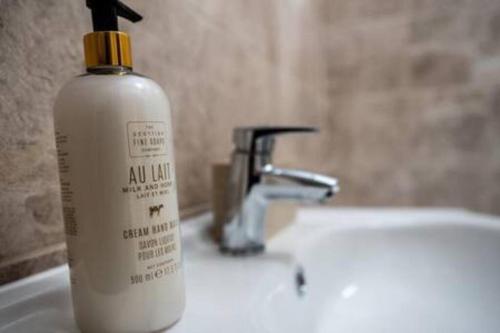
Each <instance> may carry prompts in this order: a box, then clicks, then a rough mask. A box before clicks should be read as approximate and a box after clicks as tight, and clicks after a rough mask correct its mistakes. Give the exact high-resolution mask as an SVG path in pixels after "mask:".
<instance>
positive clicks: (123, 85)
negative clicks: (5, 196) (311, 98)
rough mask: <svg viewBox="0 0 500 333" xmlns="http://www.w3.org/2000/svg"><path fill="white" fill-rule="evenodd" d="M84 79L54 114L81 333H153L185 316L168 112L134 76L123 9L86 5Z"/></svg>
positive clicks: (157, 94) (65, 92) (107, 3)
mask: <svg viewBox="0 0 500 333" xmlns="http://www.w3.org/2000/svg"><path fill="white" fill-rule="evenodd" d="M87 7H89V8H90V9H91V11H92V21H93V26H94V32H92V33H89V34H87V35H85V37H84V47H85V61H86V65H87V73H86V74H83V75H80V76H78V77H76V78H75V79H73V80H72V81H71V82H69V83H68V84H67V85H66V86H65V87H64V88H63V89H62V90H61V92H60V93H59V96H58V98H57V101H56V104H55V110H54V123H55V130H56V143H57V150H58V162H59V173H60V182H61V192H62V203H63V215H64V223H65V230H66V239H67V245H68V261H69V267H70V272H71V287H72V288H71V289H72V297H73V305H74V312H75V317H76V321H77V323H78V326H79V327H80V329H81V330H82V331H83V332H86V333H96V332H98V333H108V332H134V333H135V332H137V333H139V332H155V331H159V330H162V329H165V328H167V327H169V326H171V325H172V324H173V323H175V322H176V321H177V320H179V318H180V317H181V315H182V311H183V309H184V282H183V273H182V266H181V249H180V246H181V244H180V235H179V214H178V208H177V193H176V181H175V167H174V150H173V144H172V126H171V115H170V107H169V102H168V99H167V97H166V96H165V94H164V92H163V91H162V89H161V88H160V87H159V86H158V85H157V84H156V83H155V82H153V81H152V80H151V79H149V78H146V77H144V76H141V75H138V74H136V73H134V72H133V71H132V56H131V49H130V39H129V36H128V35H127V34H126V33H124V32H121V31H118V24H117V16H121V17H124V18H127V19H129V20H130V21H133V22H136V21H139V20H140V19H141V16H140V15H138V14H137V13H135V12H134V11H132V10H131V9H130V8H128V7H127V6H125V5H124V4H122V3H121V2H119V1H117V0H94V1H90V0H88V1H87Z"/></svg>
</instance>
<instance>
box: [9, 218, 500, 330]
mask: <svg viewBox="0 0 500 333" xmlns="http://www.w3.org/2000/svg"><path fill="white" fill-rule="evenodd" d="M209 223H210V215H208V214H207V215H203V216H199V217H197V218H194V219H191V220H188V221H185V223H183V224H182V233H183V237H182V239H183V247H184V267H185V271H186V273H185V275H186V288H187V307H186V311H185V314H184V317H183V319H182V320H181V321H180V322H179V323H178V324H177V325H176V326H174V327H173V328H172V329H171V330H170V331H169V332H172V333H184V332H189V333H197V332H207V333H210V332H242V333H246V332H248V333H250V332H287V333H295V332H297V333H299V332H300V333H303V332H316V333H323V332H349V333H357V332H370V333H373V332H500V258H499V255H500V219H499V218H496V217H492V216H487V215H482V214H475V213H471V212H468V211H464V210H455V209H359V208H356V209H349V208H343V209H340V208H336V209H333V208H324V209H316V208H310V209H302V210H300V211H299V214H298V216H297V218H296V221H295V222H294V223H292V224H291V225H290V226H289V227H287V228H286V229H285V230H283V231H281V232H280V233H278V234H277V235H276V236H275V237H273V238H272V239H271V240H270V241H269V242H268V247H267V252H266V253H265V254H263V255H260V256H255V257H243V258H242V257H227V256H221V255H220V254H219V253H218V251H217V248H216V246H215V245H213V244H212V243H211V242H210V241H209V240H208V238H207V236H206V233H205V229H206V227H207V225H209ZM7 332H9V333H10V332H16V333H23V332H37V333H44V332H51V333H53V332H78V331H77V329H76V327H75V326H74V323H73V318H72V310H71V301H70V293H69V282H68V273H67V267H66V266H62V267H59V268H56V269H53V270H50V271H47V272H44V273H42V274H38V275H36V276H33V277H30V278H28V279H25V280H21V281H18V282H16V283H13V284H10V285H6V286H3V287H0V333H7Z"/></svg>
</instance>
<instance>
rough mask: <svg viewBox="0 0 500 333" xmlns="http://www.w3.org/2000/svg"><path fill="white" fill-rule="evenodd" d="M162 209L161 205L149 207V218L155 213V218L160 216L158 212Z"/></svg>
mask: <svg viewBox="0 0 500 333" xmlns="http://www.w3.org/2000/svg"><path fill="white" fill-rule="evenodd" d="M162 208H163V204H159V205H156V206H149V217H153V216H154V214H155V213H156V215H157V216H160V210H161V209H162Z"/></svg>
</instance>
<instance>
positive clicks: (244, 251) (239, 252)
mask: <svg viewBox="0 0 500 333" xmlns="http://www.w3.org/2000/svg"><path fill="white" fill-rule="evenodd" d="M219 249H220V252H221V253H223V254H228V255H233V256H251V255H255V254H259V253H262V252H264V250H265V249H266V247H265V246H264V245H262V244H258V245H257V244H256V245H252V246H248V247H243V248H230V247H227V246H224V245H221V246H220V248H219Z"/></svg>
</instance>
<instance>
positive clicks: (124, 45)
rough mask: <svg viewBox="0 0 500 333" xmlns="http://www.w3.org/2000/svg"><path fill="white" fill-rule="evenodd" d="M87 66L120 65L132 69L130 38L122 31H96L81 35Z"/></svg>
mask: <svg viewBox="0 0 500 333" xmlns="http://www.w3.org/2000/svg"><path fill="white" fill-rule="evenodd" d="M83 46H84V49H85V63H86V65H87V68H92V67H100V66H122V67H127V68H130V69H132V51H131V48H130V38H129V36H128V34H126V33H124V32H122V31H96V32H91V33H88V34H86V35H85V36H84V37H83Z"/></svg>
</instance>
